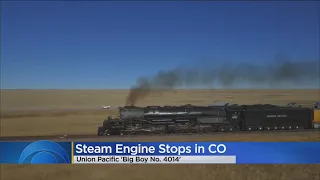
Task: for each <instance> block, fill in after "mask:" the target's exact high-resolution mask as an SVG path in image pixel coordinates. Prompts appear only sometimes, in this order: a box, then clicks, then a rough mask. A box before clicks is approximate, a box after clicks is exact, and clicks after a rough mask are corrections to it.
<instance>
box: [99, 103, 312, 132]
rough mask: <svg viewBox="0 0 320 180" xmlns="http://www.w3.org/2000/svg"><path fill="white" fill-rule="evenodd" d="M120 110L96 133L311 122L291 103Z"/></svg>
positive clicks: (291, 126) (262, 127)
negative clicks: (117, 114)
mask: <svg viewBox="0 0 320 180" xmlns="http://www.w3.org/2000/svg"><path fill="white" fill-rule="evenodd" d="M119 113H120V116H119V117H117V118H112V117H108V118H107V119H106V120H105V121H104V122H103V125H102V126H100V127H99V129H98V135H99V136H104V135H124V134H140V133H144V134H145V133H151V134H167V133H186V132H188V133H191V132H195V133H204V132H223V131H229V132H230V131H265V130H290V129H311V128H312V121H313V109H310V108H304V107H301V106H296V105H294V104H289V105H287V106H276V105H270V104H257V105H237V104H228V103H226V104H224V105H212V106H193V105H190V104H188V105H184V106H147V107H135V106H125V107H120V108H119Z"/></svg>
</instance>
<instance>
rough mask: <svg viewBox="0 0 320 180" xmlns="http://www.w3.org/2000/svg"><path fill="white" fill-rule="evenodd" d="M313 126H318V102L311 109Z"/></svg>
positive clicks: (319, 107)
mask: <svg viewBox="0 0 320 180" xmlns="http://www.w3.org/2000/svg"><path fill="white" fill-rule="evenodd" d="M313 127H314V128H315V129H319V128H320V102H317V103H316V104H315V106H314V109H313Z"/></svg>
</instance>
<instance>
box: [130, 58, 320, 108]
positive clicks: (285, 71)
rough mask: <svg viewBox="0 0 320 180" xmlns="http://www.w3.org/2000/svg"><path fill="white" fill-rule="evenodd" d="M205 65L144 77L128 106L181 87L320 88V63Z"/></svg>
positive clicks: (131, 91)
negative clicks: (242, 84)
mask: <svg viewBox="0 0 320 180" xmlns="http://www.w3.org/2000/svg"><path fill="white" fill-rule="evenodd" d="M207 66H208V65H207V64H204V66H202V67H197V68H183V67H178V68H175V69H172V70H167V71H159V72H158V73H157V74H156V75H155V76H153V77H141V78H139V79H138V80H137V82H136V84H135V85H134V86H133V87H132V88H131V89H130V92H129V95H128V97H127V101H126V105H128V106H129V105H132V106H133V105H135V104H136V103H137V102H138V101H140V100H142V99H143V98H145V97H146V96H148V95H149V94H150V93H154V92H160V93H161V92H164V91H167V90H172V89H174V88H177V87H181V86H184V87H194V86H208V85H213V83H214V82H215V83H219V84H220V85H221V87H222V88H230V87H233V86H235V85H239V84H241V83H249V84H250V86H251V88H255V87H258V86H259V85H264V86H268V87H270V88H277V87H278V86H281V87H284V86H285V84H288V83H291V84H294V87H297V88H300V87H299V86H301V85H303V84H304V83H305V82H309V83H310V82H311V83H312V84H313V85H315V86H316V87H317V88H319V78H320V73H319V61H300V62H292V61H289V60H286V59H276V61H274V62H273V63H271V64H267V65H257V64H254V63H241V64H239V65H230V64H226V65H224V66H222V67H207Z"/></svg>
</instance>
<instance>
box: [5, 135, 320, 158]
mask: <svg viewBox="0 0 320 180" xmlns="http://www.w3.org/2000/svg"><path fill="white" fill-rule="evenodd" d="M319 152H320V142H53V141H47V140H41V141H35V142H0V164H76V163H91V164H98V163H108V162H110V163H115V164H117V163H120V164H123V163H138V164H139V163H151V164H157V163H167V164H170V163H178V164H179V163H180V164H192V163H197V164H208V163H209V164H210V163H211V164H218V163H227V164H320V156H319Z"/></svg>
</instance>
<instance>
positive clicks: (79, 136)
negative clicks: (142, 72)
mask: <svg viewBox="0 0 320 180" xmlns="http://www.w3.org/2000/svg"><path fill="white" fill-rule="evenodd" d="M295 132H316V133H320V129H297V130H273V131H237V132H207V133H173V134H138V135H122V136H120V135H110V136H97V135H96V134H70V135H42V136H0V141H34V140H63V139H64V140H68V139H84V138H96V139H106V140H108V139H109V138H121V137H146V136H148V137H154V136H209V135H223V134H234V135H238V134H271V133H276V134H279V133H284V134H286V133H295Z"/></svg>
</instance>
